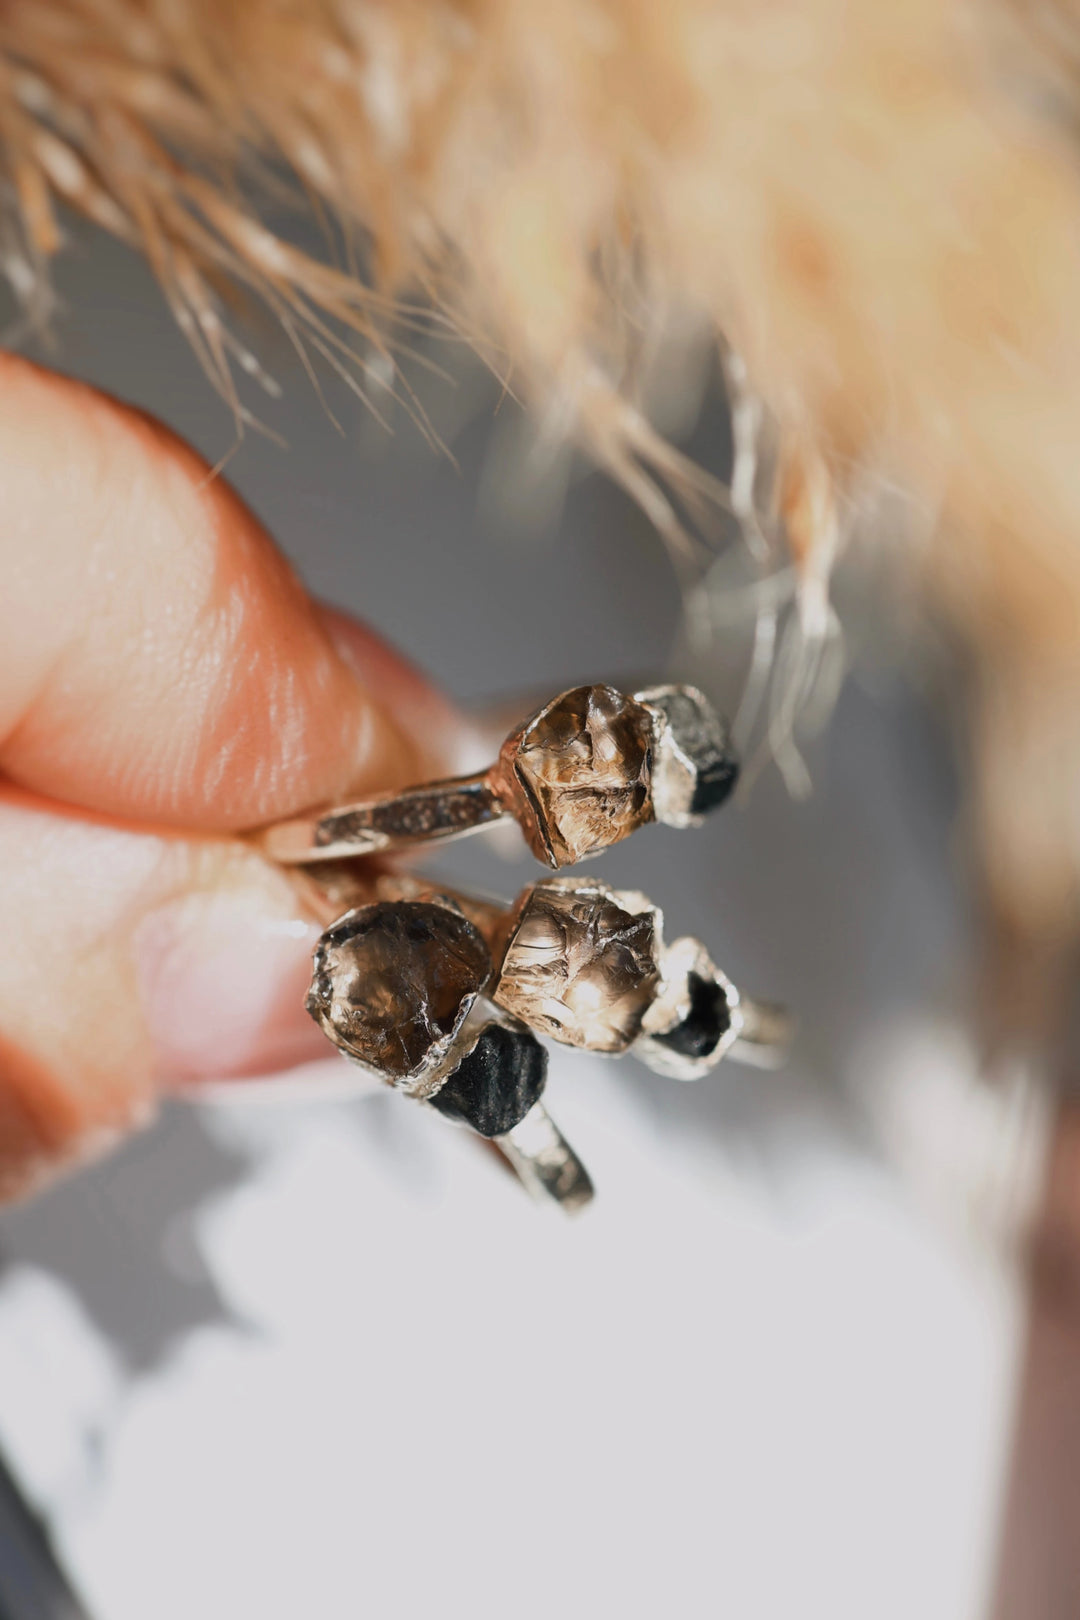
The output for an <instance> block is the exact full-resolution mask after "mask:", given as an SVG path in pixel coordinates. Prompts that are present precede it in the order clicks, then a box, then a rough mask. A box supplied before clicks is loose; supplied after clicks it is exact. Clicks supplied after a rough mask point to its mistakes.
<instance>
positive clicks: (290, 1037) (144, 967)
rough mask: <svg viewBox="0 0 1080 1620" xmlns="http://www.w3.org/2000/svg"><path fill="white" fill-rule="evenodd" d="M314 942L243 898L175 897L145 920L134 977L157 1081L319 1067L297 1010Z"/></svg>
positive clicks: (298, 926) (316, 1049) (304, 926)
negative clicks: (309, 1064)
mask: <svg viewBox="0 0 1080 1620" xmlns="http://www.w3.org/2000/svg"><path fill="white" fill-rule="evenodd" d="M318 936H319V929H318V927H317V925H316V924H314V923H311V922H308V921H306V920H304V919H303V918H301V917H299V916H289V915H288V913H287V911H283V910H281V909H276V908H275V906H274V904H273V900H272V898H271V897H269V896H266V895H263V894H260V893H258V892H249V891H243V890H225V891H217V892H214V893H194V894H188V895H184V896H183V897H181V898H180V899H177V900H173V901H170V902H169V903H168V904H167V905H165V906H163V907H162V908H161V909H159V910H157V911H154V912H151V913H150V914H149V915H148V916H147V917H145V918H144V919H143V921H142V923H141V924H140V926H139V929H138V931H137V933H136V936H135V951H136V973H137V980H138V987H139V994H140V996H141V999H142V1004H143V1007H144V1009H145V1014H146V1020H147V1025H148V1028H149V1032H150V1036H151V1040H152V1042H153V1046H154V1050H155V1054H156V1063H157V1074H158V1079H159V1080H160V1081H161V1082H162V1083H163V1084H171V1085H183V1084H185V1083H191V1082H195V1081H200V1080H218V1079H227V1078H230V1077H234V1076H239V1075H245V1074H267V1073H270V1072H272V1071H273V1070H276V1069H284V1068H291V1067H294V1066H295V1065H297V1064H300V1063H304V1062H308V1061H310V1060H312V1059H317V1058H320V1057H325V1056H326V1050H327V1048H326V1038H325V1036H323V1035H322V1034H321V1032H320V1031H319V1029H318V1028H317V1027H316V1026H315V1024H314V1023H313V1022H312V1021H311V1019H310V1018H309V1017H308V1014H307V1012H306V1011H305V1008H304V996H305V994H306V991H307V988H308V984H309V982H310V979H311V952H312V949H313V947H314V944H315V941H316V940H317V938H318Z"/></svg>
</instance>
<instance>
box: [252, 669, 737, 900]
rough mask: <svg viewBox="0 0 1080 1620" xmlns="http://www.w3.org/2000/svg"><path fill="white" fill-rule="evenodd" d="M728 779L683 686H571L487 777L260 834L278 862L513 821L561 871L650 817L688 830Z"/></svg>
mask: <svg viewBox="0 0 1080 1620" xmlns="http://www.w3.org/2000/svg"><path fill="white" fill-rule="evenodd" d="M737 775H738V766H737V764H736V761H735V756H734V754H733V753H732V751H731V746H730V741H729V738H728V733H727V729H726V727H725V725H724V722H723V721H722V720H721V719H720V717H719V715H718V714H717V713H716V711H715V710H714V709H713V707H712V705H711V704H710V703H709V701H708V699H707V698H706V697H705V696H704V694H703V693H701V692H699V691H698V689H697V688H696V687H693V686H656V687H650V688H649V689H648V690H647V691H644V692H639V693H637V694H636V695H634V696H632V697H627V696H626V695H625V694H624V693H622V692H619V691H617V690H616V689H615V688H614V687H612V686H604V685H595V686H578V687H574V688H572V689H571V690H570V691H569V692H563V693H561V694H560V696H559V697H557V698H554V699H553V700H552V701H551V702H550V703H548V704H546V705H545V706H544V707H543V708H542V709H539V710H537V712H536V713H535V714H533V715H532V716H530V718H529V719H528V720H526V721H525V722H524V723H523V724H522V725H521V726H519V727H518V728H517V729H516V730H515V731H513V732H512V733H511V734H510V736H509V737H508V738H507V739H506V742H505V743H504V744H503V747H502V749H501V751H500V754H499V758H498V760H497V761H496V762H495V764H494V765H493V766H492V767H491V768H490V769H489V770H487V771H482V772H479V773H477V774H476V775H474V776H461V777H454V778H450V779H448V780H446V781H442V782H430V783H426V784H424V785H421V786H418V787H411V788H405V789H403V790H402V791H401V792H398V793H389V794H380V795H379V796H378V797H376V798H372V799H368V800H364V801H361V802H359V803H356V804H349V805H342V806H338V807H336V808H333V809H327V810H324V811H319V812H316V813H314V814H312V815H310V816H301V817H298V818H296V819H294V820H291V821H284V822H279V823H278V824H277V825H275V826H273V827H268V828H266V829H265V830H264V831H263V832H262V833H260V834H259V835H258V836H259V841H260V843H261V846H262V848H263V849H264V850H265V852H266V853H267V854H268V855H270V856H271V857H272V858H273V859H274V860H278V861H283V862H285V863H287V864H290V865H306V864H310V863H314V862H322V861H335V860H340V859H342V858H347V857H351V856H354V855H375V854H381V853H384V852H389V851H392V850H409V849H416V848H417V847H420V846H423V845H426V844H428V843H432V842H436V841H441V840H446V839H450V838H462V837H465V836H467V835H468V834H471V833H476V832H482V831H483V830H484V829H485V828H487V827H490V826H491V825H492V824H493V823H494V822H496V821H499V820H501V819H502V818H503V817H505V816H514V817H515V818H516V819H517V821H518V822H519V824H520V826H521V829H522V832H523V833H524V835H525V839H526V842H527V843H528V845H529V848H530V849H531V850H532V852H533V854H534V855H535V856H536V858H537V860H539V861H541V862H543V863H544V864H545V865H546V866H551V867H554V868H556V869H558V868H559V867H563V866H572V865H574V864H575V863H576V862H578V861H581V860H586V859H588V858H589V857H591V856H593V855H596V854H598V853H599V852H600V851H601V850H604V849H607V848H609V847H610V846H611V845H612V844H615V843H618V842H619V841H620V840H621V839H623V838H627V837H629V835H630V834H631V833H632V832H634V831H636V829H637V828H638V827H642V826H644V825H646V824H647V823H648V822H650V821H661V822H665V823H666V824H668V825H669V826H673V827H690V826H695V825H697V823H698V822H700V820H701V818H702V816H703V815H705V814H706V813H707V812H708V811H710V810H712V809H714V808H716V807H717V806H718V805H719V804H721V803H723V801H724V800H725V799H726V798H727V797H728V795H729V793H730V792H731V789H732V788H733V786H734V784H735V780H736V777H737Z"/></svg>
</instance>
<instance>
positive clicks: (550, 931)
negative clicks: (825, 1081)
mask: <svg viewBox="0 0 1080 1620" xmlns="http://www.w3.org/2000/svg"><path fill="white" fill-rule="evenodd" d="M497 937H498V944H497V946H496V950H495V955H496V961H497V963H498V966H497V968H496V972H495V977H494V980H493V981H492V984H491V987H490V990H489V994H490V997H491V999H492V1001H493V1002H495V1004H496V1005H497V1006H499V1007H501V1008H503V1010H504V1011H506V1012H508V1013H509V1014H511V1016H513V1017H514V1018H516V1019H518V1020H519V1021H520V1022H521V1023H522V1024H524V1025H526V1026H528V1027H529V1028H530V1029H533V1030H535V1031H536V1032H537V1033H538V1034H541V1035H547V1036H549V1037H550V1038H551V1039H552V1040H555V1041H559V1042H561V1043H563V1044H564V1045H567V1046H576V1047H581V1048H584V1049H585V1050H587V1051H590V1052H607V1053H611V1054H620V1053H623V1052H628V1051H633V1053H634V1055H635V1056H636V1057H638V1058H640V1059H641V1061H642V1062H643V1063H646V1064H647V1065H648V1066H649V1068H651V1069H653V1070H655V1071H656V1072H657V1073H658V1074H664V1075H668V1076H670V1077H671V1078H673V1079H676V1080H699V1079H700V1078H701V1077H702V1076H703V1075H706V1074H708V1073H710V1071H711V1070H713V1069H714V1068H715V1067H716V1065H717V1064H718V1063H719V1062H720V1061H721V1060H722V1059H723V1058H724V1057H728V1056H730V1057H731V1058H732V1059H733V1060H735V1061H740V1062H743V1063H751V1064H754V1065H756V1066H758V1067H761V1068H776V1067H779V1066H780V1065H781V1064H782V1063H783V1062H784V1061H785V1059H786V1057H787V1054H788V1050H789V1048H790V1045H791V1039H792V1034H793V1023H792V1020H791V1018H790V1016H789V1015H788V1014H787V1013H786V1012H785V1011H784V1009H783V1008H781V1007H778V1006H776V1005H774V1004H773V1003H771V1002H758V1001H752V1000H751V999H750V998H749V997H748V996H746V995H743V994H742V993H740V991H739V990H737V989H736V987H735V986H734V985H733V984H732V982H731V980H730V979H729V978H728V977H727V976H726V974H724V973H722V972H721V971H720V969H719V968H718V967H717V966H716V964H715V963H714V962H713V960H712V958H711V957H710V955H709V953H708V951H707V950H706V949H705V946H704V945H702V944H701V943H700V941H698V940H696V939H689V938H683V939H677V940H675V941H674V942H673V943H672V944H671V945H669V946H665V945H664V942H663V914H662V912H661V911H660V909H659V908H658V907H657V906H654V905H653V904H652V902H651V901H650V900H648V899H647V898H646V897H645V895H643V894H640V893H638V892H637V891H636V890H626V889H622V890H620V889H612V888H609V887H608V885H607V884H606V883H600V882H595V881H582V880H581V879H579V878H548V879H546V880H545V881H543V882H541V883H535V884H532V885H530V887H529V888H527V889H526V890H525V891H524V892H523V893H522V894H521V895H520V896H519V897H518V899H517V901H516V902H515V904H514V906H513V907H512V909H511V911H510V912H509V913H508V915H507V916H506V918H505V919H504V921H503V922H502V923H501V924H500V925H498V928H497Z"/></svg>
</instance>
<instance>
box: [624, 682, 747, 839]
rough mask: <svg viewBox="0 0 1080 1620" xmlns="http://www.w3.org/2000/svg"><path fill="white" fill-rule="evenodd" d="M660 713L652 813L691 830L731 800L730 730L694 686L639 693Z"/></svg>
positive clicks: (734, 763)
mask: <svg viewBox="0 0 1080 1620" xmlns="http://www.w3.org/2000/svg"><path fill="white" fill-rule="evenodd" d="M638 697H639V698H640V700H641V702H642V703H645V704H648V706H649V707H650V708H651V709H654V710H655V711H656V712H657V718H658V722H659V724H658V726H657V733H656V750H655V758H654V762H653V783H652V791H653V809H654V813H655V815H656V819H657V821H663V822H666V823H667V825H668V826H672V827H690V826H693V825H695V823H697V822H698V821H700V819H701V817H702V816H704V815H707V814H708V812H709V811H710V810H715V809H717V807H718V806H719V805H721V804H723V803H724V801H725V799H727V798H729V797H730V795H731V793H732V791H733V790H734V787H735V784H736V782H737V781H738V779H739V764H738V760H737V759H736V757H735V754H734V752H733V750H732V747H731V740H730V737H729V736H728V730H727V726H726V725H725V723H724V721H723V720H722V719H721V718H720V716H719V715H718V714H717V712H716V710H715V709H714V708H713V706H712V704H711V703H710V702H709V700H708V698H707V697H706V696H705V694H704V693H703V692H699V691H698V689H697V687H696V686H656V687H652V688H651V689H650V690H649V691H646V692H639V693H638Z"/></svg>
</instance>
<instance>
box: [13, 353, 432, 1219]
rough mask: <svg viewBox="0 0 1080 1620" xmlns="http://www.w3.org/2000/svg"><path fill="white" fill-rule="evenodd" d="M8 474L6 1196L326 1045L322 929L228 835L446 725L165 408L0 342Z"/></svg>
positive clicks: (394, 772) (399, 772) (378, 767)
mask: <svg viewBox="0 0 1080 1620" xmlns="http://www.w3.org/2000/svg"><path fill="white" fill-rule="evenodd" d="M58 447H62V453H58ZM0 487H2V488H3V490H4V507H3V517H2V521H0V578H3V580H4V591H3V593H2V594H0V894H2V896H3V903H2V907H0V920H2V925H3V932H4V940H3V945H2V948H0V1197H4V1198H9V1197H12V1196H15V1195H18V1194H21V1193H23V1192H25V1191H26V1190H27V1189H28V1188H31V1187H34V1186H36V1185H37V1184H38V1183H39V1181H40V1180H41V1179H42V1178H43V1177H44V1176H46V1175H47V1174H48V1173H50V1172H51V1171H53V1170H55V1169H56V1168H57V1167H59V1166H62V1165H65V1164H69V1163H71V1162H73V1161H77V1160H79V1159H80V1158H82V1157H84V1156H85V1155H86V1154H87V1153H89V1152H92V1151H93V1150H94V1149H95V1148H97V1147H98V1146H99V1145H100V1144H101V1143H103V1142H107V1141H109V1140H111V1139H113V1138H114V1137H115V1136H116V1135H117V1134H119V1133H122V1132H123V1131H125V1130H127V1129H129V1128H131V1127H132V1126H133V1125H135V1124H136V1123H138V1122H139V1121H140V1120H142V1119H145V1118H146V1117H148V1115H149V1114H150V1113H151V1112H152V1110H153V1105H154V1100H155V1098H156V1096H157V1095H158V1094H159V1093H160V1092H161V1090H162V1089H163V1088H166V1087H172V1086H190V1085H193V1084H197V1083H198V1082H199V1081H200V1080H202V1079H208V1078H222V1077H227V1076H243V1075H245V1074H252V1073H259V1074H264V1073H266V1072H268V1071H271V1070H273V1069H277V1068H282V1067H287V1066H292V1065H294V1064H297V1063H300V1062H303V1061H306V1060H311V1059H318V1058H321V1057H323V1056H325V1054H326V1046H325V1042H324V1041H323V1038H322V1036H321V1035H320V1034H319V1032H318V1031H317V1030H316V1029H315V1027H314V1025H313V1024H311V1022H310V1020H309V1019H308V1018H307V1015H306V1014H305V1012H304V1010H303V991H304V988H305V986H306V983H307V979H308V975H309V971H310V955H311V947H312V944H313V943H314V940H315V938H316V936H317V933H318V930H317V928H316V927H315V925H314V924H313V923H312V922H311V921H310V920H309V918H308V917H307V916H305V914H304V911H303V908H302V906H301V904H300V902H299V901H298V899H297V897H296V895H295V894H294V891H293V889H292V887H291V885H290V883H289V882H288V881H287V879H286V878H285V877H284V876H283V875H282V874H281V873H280V872H279V871H277V870H276V869H274V868H273V867H271V866H270V865H269V864H268V863H266V862H265V861H264V860H263V859H262V857H261V856H260V855H258V854H257V853H256V852H255V851H254V850H253V849H252V848H251V847H250V846H249V845H248V844H247V843H246V842H245V841H244V840H243V838H242V837H239V836H237V835H238V834H240V833H242V831H243V830H244V829H247V828H251V827H254V826H258V825H260V824H262V823H265V822H267V821H272V820H275V819H277V818H278V817H283V816H288V815H292V814H296V813H297V812H299V811H301V810H303V809H305V808H307V807H308V806H310V805H313V804H318V803H322V802H325V801H327V800H332V799H335V798H338V797H340V796H348V795H350V794H356V793H359V792H367V791H369V790H377V789H380V788H385V787H393V786H396V785H400V784H403V783H405V782H408V781H410V780H416V779H417V777H418V776H421V775H422V774H424V773H426V772H428V771H430V770H437V769H439V768H441V767H442V766H443V765H444V764H445V762H446V756H447V754H448V753H449V752H450V751H451V750H452V749H453V747H454V742H455V735H456V727H457V722H456V719H455V717H454V715H453V712H452V710H451V709H450V707H449V705H447V704H446V703H445V702H444V701H443V700H442V699H441V698H439V697H438V695H437V694H436V693H434V692H433V691H432V690H431V689H430V688H429V687H428V686H427V685H426V683H425V682H424V681H423V680H422V679H421V677H419V676H418V675H417V674H416V672H415V671H414V670H412V669H411V668H410V667H409V666H407V665H406V664H405V663H404V662H403V660H401V659H400V658H399V657H398V656H397V655H396V654H394V653H393V652H391V651H390V649H388V648H387V647H385V646H383V645H382V644H381V643H380V642H379V641H378V640H377V638H375V637H374V636H372V635H371V634H370V633H369V632H368V631H366V630H364V629H362V628H361V627H360V626H358V625H356V624H354V623H352V622H351V621H349V620H347V619H345V618H344V617H343V616H342V615H339V614H334V613H330V612H328V611H326V610H323V609H320V608H319V607H318V606H317V605H316V604H314V603H313V602H312V601H311V599H310V598H309V597H308V596H307V595H306V593H305V592H304V590H303V587H302V586H301V584H300V583H299V581H298V580H297V578H296V576H295V575H294V574H293V573H292V571H291V570H290V568H289V566H288V564H287V563H286V562H285V560H284V559H283V558H282V556H281V555H280V553H279V552H278V551H277V550H276V549H275V547H274V545H273V543H272V541H271V540H270V539H269V537H268V536H267V535H266V533H265V532H264V531H263V530H262V528H261V527H260V525H259V524H258V523H257V521H256V520H255V518H254V517H253V516H252V515H251V513H250V512H249V511H248V510H247V509H246V508H245V507H244V505H243V504H242V503H241V502H240V501H239V500H238V498H237V497H236V495H235V494H234V493H233V492H232V491H231V490H230V489H229V488H228V486H227V485H226V484H225V483H224V482H223V481H222V480H220V479H218V480H212V481H211V480H209V479H208V469H207V468H206V466H205V465H204V464H203V462H202V461H201V460H200V459H199V457H197V456H196V455H195V454H194V453H193V452H192V451H191V450H190V449H189V448H187V447H186V446H185V445H183V444H182V443H181V442H180V441H178V440H177V439H176V438H175V437H173V435H171V434H170V433H169V432H168V431H167V430H166V429H164V428H163V427H161V426H160V424H158V423H155V422H153V421H151V420H150V419H148V418H147V417H144V416H142V415H140V414H139V413H137V412H135V411H132V410H130V409H128V408H126V407H124V406H122V405H119V404H117V403H116V402H114V401H112V400H109V399H106V398H104V397H103V396H101V395H100V394H97V393H95V392H94V391H93V390H90V389H87V388H85V387H83V386H81V385H79V384H77V383H73V382H70V381H68V380H66V379H61V378H58V377H54V376H52V375H50V374H49V373H47V372H44V371H41V370H40V369H38V368H36V367H34V366H32V365H30V364H29V363H27V362H25V361H22V360H19V359H17V358H13V357H10V356H4V357H0Z"/></svg>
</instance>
